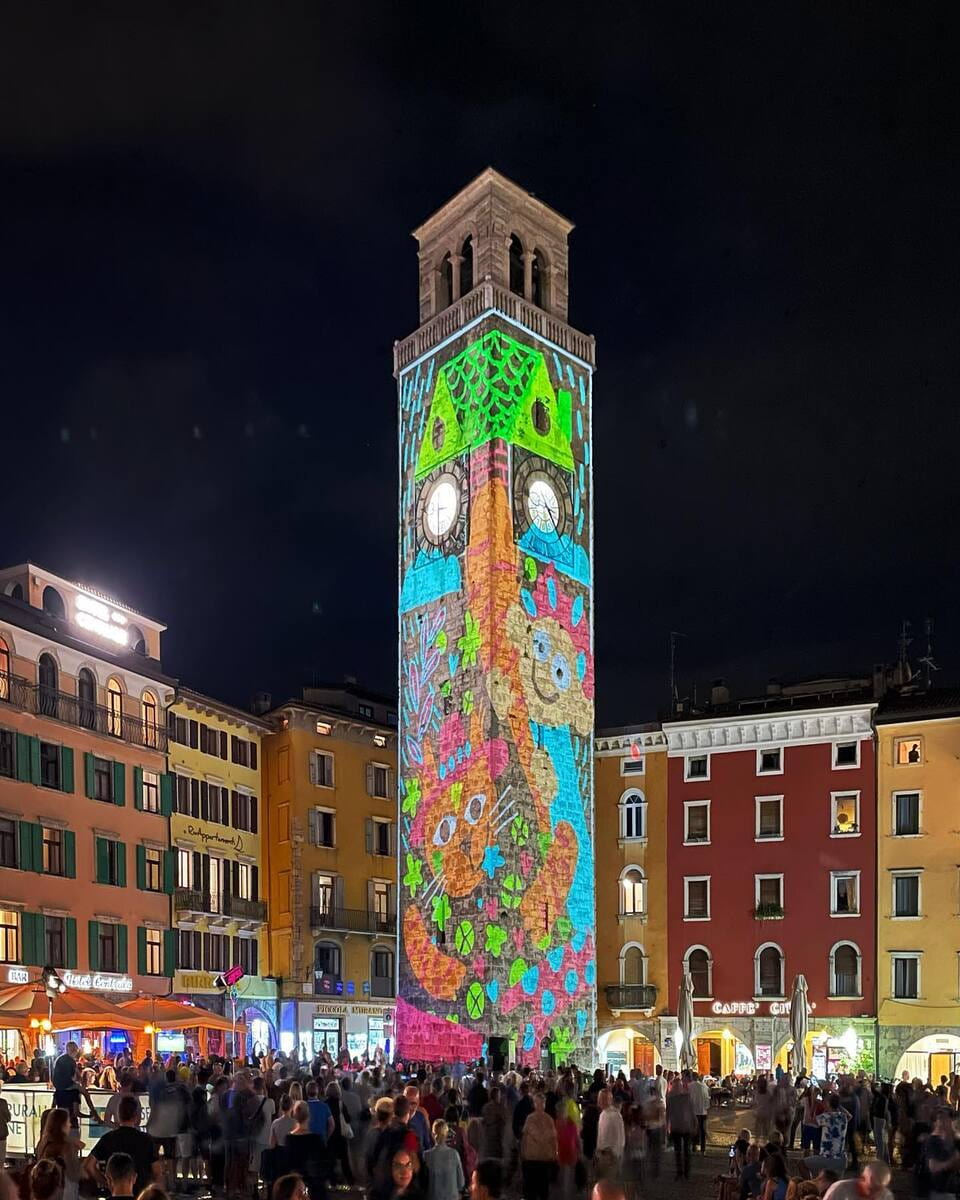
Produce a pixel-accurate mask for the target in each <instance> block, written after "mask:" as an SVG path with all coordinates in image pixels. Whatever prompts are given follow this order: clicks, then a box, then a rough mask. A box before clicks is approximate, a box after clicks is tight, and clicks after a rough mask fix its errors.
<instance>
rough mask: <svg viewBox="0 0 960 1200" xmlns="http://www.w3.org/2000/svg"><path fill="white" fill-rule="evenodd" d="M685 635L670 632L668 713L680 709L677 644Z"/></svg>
mask: <svg viewBox="0 0 960 1200" xmlns="http://www.w3.org/2000/svg"><path fill="white" fill-rule="evenodd" d="M686 636H687V635H686V634H685V633H678V632H677V630H676V629H671V630H670V711H671V712H672V713H675V712H678V711H679V709H680V696H679V693H678V691H677V642H678V641H679V640H680V638H682V637H686Z"/></svg>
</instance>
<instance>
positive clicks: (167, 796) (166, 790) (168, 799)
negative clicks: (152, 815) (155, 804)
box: [160, 774, 174, 817]
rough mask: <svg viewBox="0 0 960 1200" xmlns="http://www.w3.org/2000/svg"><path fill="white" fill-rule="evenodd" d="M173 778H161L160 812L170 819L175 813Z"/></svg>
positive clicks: (168, 776)
mask: <svg viewBox="0 0 960 1200" xmlns="http://www.w3.org/2000/svg"><path fill="white" fill-rule="evenodd" d="M173 791H174V788H173V776H172V775H168V774H164V775H161V776H160V812H161V814H162V815H163V816H165V817H169V816H170V815H171V814H172V813H173Z"/></svg>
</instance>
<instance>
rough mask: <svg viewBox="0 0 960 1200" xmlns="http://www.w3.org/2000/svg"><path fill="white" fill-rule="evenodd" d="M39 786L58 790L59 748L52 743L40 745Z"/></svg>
mask: <svg viewBox="0 0 960 1200" xmlns="http://www.w3.org/2000/svg"><path fill="white" fill-rule="evenodd" d="M40 784H41V786H42V787H48V788H57V789H58V790H59V788H60V747H59V746H55V745H54V744H53V743H52V742H41V743H40Z"/></svg>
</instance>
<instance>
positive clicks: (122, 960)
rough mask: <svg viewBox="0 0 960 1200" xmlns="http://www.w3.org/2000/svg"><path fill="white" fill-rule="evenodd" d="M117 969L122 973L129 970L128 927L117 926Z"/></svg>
mask: <svg viewBox="0 0 960 1200" xmlns="http://www.w3.org/2000/svg"><path fill="white" fill-rule="evenodd" d="M117 970H118V971H120V972H121V973H122V974H126V971H127V927H126V925H118V926H117Z"/></svg>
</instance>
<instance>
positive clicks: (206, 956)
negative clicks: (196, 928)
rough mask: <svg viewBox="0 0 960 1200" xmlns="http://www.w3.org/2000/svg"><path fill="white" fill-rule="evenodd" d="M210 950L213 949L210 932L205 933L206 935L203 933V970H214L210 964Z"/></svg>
mask: <svg viewBox="0 0 960 1200" xmlns="http://www.w3.org/2000/svg"><path fill="white" fill-rule="evenodd" d="M210 950H211V946H210V934H209V933H204V935H203V970H204V971H210V970H212V967H211V966H210Z"/></svg>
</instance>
